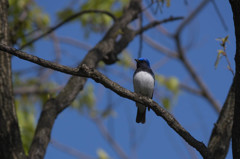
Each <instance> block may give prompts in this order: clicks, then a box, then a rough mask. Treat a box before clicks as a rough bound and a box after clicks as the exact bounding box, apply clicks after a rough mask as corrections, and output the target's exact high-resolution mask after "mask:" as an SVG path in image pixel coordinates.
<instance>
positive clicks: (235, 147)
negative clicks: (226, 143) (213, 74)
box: [229, 0, 240, 158]
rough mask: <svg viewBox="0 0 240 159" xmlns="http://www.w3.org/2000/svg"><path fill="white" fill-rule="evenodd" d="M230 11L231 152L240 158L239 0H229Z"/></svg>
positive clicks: (234, 156)
mask: <svg viewBox="0 0 240 159" xmlns="http://www.w3.org/2000/svg"><path fill="white" fill-rule="evenodd" d="M229 2H230V4H231V7H232V12H233V21H234V28H235V37H236V54H235V65H236V71H235V72H236V73H235V77H234V81H236V83H235V84H236V86H235V106H234V118H233V128H232V152H233V158H240V124H239V121H240V82H239V81H240V30H239V28H240V9H239V8H240V1H239V0H229Z"/></svg>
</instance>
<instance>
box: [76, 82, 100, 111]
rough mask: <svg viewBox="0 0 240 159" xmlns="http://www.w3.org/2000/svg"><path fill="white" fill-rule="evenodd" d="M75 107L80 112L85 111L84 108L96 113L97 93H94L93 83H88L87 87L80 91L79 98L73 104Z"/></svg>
mask: <svg viewBox="0 0 240 159" xmlns="http://www.w3.org/2000/svg"><path fill="white" fill-rule="evenodd" d="M72 106H73V107H74V108H76V109H77V110H78V111H79V112H81V113H83V111H84V110H87V112H89V113H90V114H91V112H92V114H93V115H94V114H95V113H96V112H95V111H96V110H95V107H94V106H95V95H94V87H93V85H92V84H88V85H87V86H86V88H85V89H84V90H83V91H82V92H80V94H79V97H78V99H77V100H75V101H74V103H73V104H72Z"/></svg>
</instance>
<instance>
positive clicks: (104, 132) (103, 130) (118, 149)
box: [93, 118, 129, 159]
mask: <svg viewBox="0 0 240 159" xmlns="http://www.w3.org/2000/svg"><path fill="white" fill-rule="evenodd" d="M93 121H94V123H95V124H96V125H97V127H98V129H99V130H100V132H101V134H102V136H103V137H104V138H105V139H106V140H107V142H108V143H109V144H110V145H111V146H112V148H113V149H114V151H115V152H116V153H117V154H118V155H119V156H120V158H122V159H129V157H128V156H127V155H126V154H125V152H124V151H123V150H122V148H121V147H120V146H119V145H118V144H117V142H116V141H115V140H114V139H113V137H112V136H111V134H110V133H109V132H108V131H107V129H106V127H105V126H104V125H103V123H102V121H101V119H98V118H95V119H93Z"/></svg>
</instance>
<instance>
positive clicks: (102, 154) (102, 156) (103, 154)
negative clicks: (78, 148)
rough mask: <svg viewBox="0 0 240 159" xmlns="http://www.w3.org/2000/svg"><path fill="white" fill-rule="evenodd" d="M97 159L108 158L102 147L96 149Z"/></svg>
mask: <svg viewBox="0 0 240 159" xmlns="http://www.w3.org/2000/svg"><path fill="white" fill-rule="evenodd" d="M97 155H98V159H110V157H109V156H108V154H107V153H106V152H105V151H104V150H103V149H98V150H97Z"/></svg>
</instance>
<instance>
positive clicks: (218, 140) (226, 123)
mask: <svg viewBox="0 0 240 159" xmlns="http://www.w3.org/2000/svg"><path fill="white" fill-rule="evenodd" d="M234 88H235V82H233V84H232V86H231V88H230V90H229V92H228V96H227V99H226V100H225V103H224V105H223V107H222V110H221V112H220V115H219V118H218V120H217V123H215V126H214V128H213V131H212V134H211V137H210V140H209V143H208V149H209V151H210V153H211V154H212V156H214V158H216V159H224V158H225V157H226V155H227V153H228V149H229V145H230V140H231V137H232V125H233V114H234V105H235V90H234Z"/></svg>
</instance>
